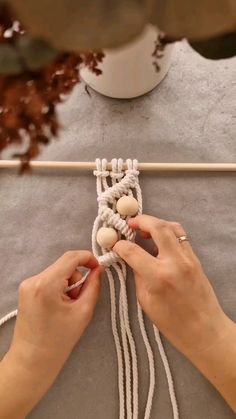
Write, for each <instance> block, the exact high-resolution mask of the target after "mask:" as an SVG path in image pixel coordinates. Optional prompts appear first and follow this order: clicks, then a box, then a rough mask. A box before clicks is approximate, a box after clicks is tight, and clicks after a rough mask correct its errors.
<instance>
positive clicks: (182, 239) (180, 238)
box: [178, 236, 188, 243]
mask: <svg viewBox="0 0 236 419" xmlns="http://www.w3.org/2000/svg"><path fill="white" fill-rule="evenodd" d="M178 240H179V243H183V242H187V241H188V237H187V236H180V237H178Z"/></svg>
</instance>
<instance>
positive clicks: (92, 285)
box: [74, 266, 103, 314]
mask: <svg viewBox="0 0 236 419" xmlns="http://www.w3.org/2000/svg"><path fill="white" fill-rule="evenodd" d="M102 272H103V268H102V267H101V266H98V267H97V268H94V269H92V270H91V272H90V273H89V275H88V277H87V279H86V281H85V283H84V285H83V287H82V289H81V291H80V294H79V297H78V298H77V300H75V303H74V305H75V306H77V307H78V309H81V308H82V309H84V310H85V311H88V313H89V312H90V313H91V314H92V313H93V310H94V308H95V306H96V304H97V302H98V299H99V295H100V290H101V274H102Z"/></svg>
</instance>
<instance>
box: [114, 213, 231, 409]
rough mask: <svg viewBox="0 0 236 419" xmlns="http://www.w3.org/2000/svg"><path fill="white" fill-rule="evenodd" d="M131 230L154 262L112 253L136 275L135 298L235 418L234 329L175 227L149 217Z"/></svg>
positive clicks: (131, 247)
mask: <svg viewBox="0 0 236 419" xmlns="http://www.w3.org/2000/svg"><path fill="white" fill-rule="evenodd" d="M129 226H130V227H131V228H133V229H134V230H138V231H140V232H141V235H142V236H143V237H145V238H152V239H153V241H154V243H155V246H156V248H157V257H154V256H151V255H150V254H149V253H147V252H146V251H145V250H143V249H142V248H141V247H139V246H138V245H137V244H134V243H130V242H128V241H123V240H121V241H119V242H117V243H116V244H115V246H114V248H113V250H114V251H115V252H116V253H118V254H119V256H120V257H121V258H123V259H124V260H125V261H126V262H127V263H128V264H129V265H130V266H131V268H133V270H134V274H135V284H136V292H137V298H138V300H139V302H140V304H141V306H142V308H143V310H144V311H145V312H146V314H147V315H148V316H149V318H150V319H151V320H152V322H153V323H154V324H155V325H156V326H157V327H158V329H159V330H160V331H161V332H162V333H163V334H164V335H165V336H166V337H167V338H168V340H169V341H170V342H171V343H172V344H173V345H174V346H175V347H176V348H178V349H179V350H180V351H181V352H183V353H184V354H185V355H186V356H187V357H188V358H189V359H190V360H191V361H192V362H193V364H195V366H196V367H197V368H199V370H200V371H201V372H202V373H203V374H204V375H205V376H206V377H207V378H208V379H209V380H210V381H211V382H212V384H213V385H215V387H216V388H217V389H218V390H219V391H220V393H221V394H222V396H223V397H224V398H225V399H226V400H227V401H228V403H229V404H230V405H231V407H232V408H233V409H234V411H235V412H236V325H235V324H234V323H233V322H232V321H231V320H230V319H229V318H228V317H227V316H226V315H225V313H224V312H223V310H222V308H221V307H220V305H219V302H218V300H217V298H216V296H215V293H214V291H213V289H212V287H211V285H210V283H209V281H208V279H207V277H206V275H205V274H204V272H203V270H202V267H201V264H200V262H199V260H198V258H197V257H196V255H195V254H194V252H193V250H192V248H191V245H190V244H189V242H188V241H183V242H181V243H180V241H179V240H178V238H179V237H181V236H185V235H186V233H185V231H184V230H183V228H182V226H181V225H179V224H178V223H173V222H167V221H164V220H159V219H157V218H154V217H150V216H147V215H142V216H138V217H136V218H134V219H130V220H129Z"/></svg>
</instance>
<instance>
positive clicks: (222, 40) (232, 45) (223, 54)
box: [190, 33, 236, 60]
mask: <svg viewBox="0 0 236 419" xmlns="http://www.w3.org/2000/svg"><path fill="white" fill-rule="evenodd" d="M190 45H191V46H192V48H194V49H195V50H196V51H197V52H198V53H199V54H201V55H203V57H205V58H210V59H212V60H218V59H221V58H230V57H233V56H234V55H236V33H230V34H227V35H224V36H220V37H218V38H214V39H208V40H207V41H202V42H190Z"/></svg>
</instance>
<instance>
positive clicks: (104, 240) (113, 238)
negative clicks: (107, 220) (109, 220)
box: [97, 227, 118, 249]
mask: <svg viewBox="0 0 236 419" xmlns="http://www.w3.org/2000/svg"><path fill="white" fill-rule="evenodd" d="M117 241H118V234H117V231H116V230H115V229H114V228H112V227H101V228H100V229H99V230H98V232H97V242H98V244H99V245H100V246H101V247H103V248H104V249H111V248H112V247H113V246H114V245H115V243H116V242H117Z"/></svg>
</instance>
